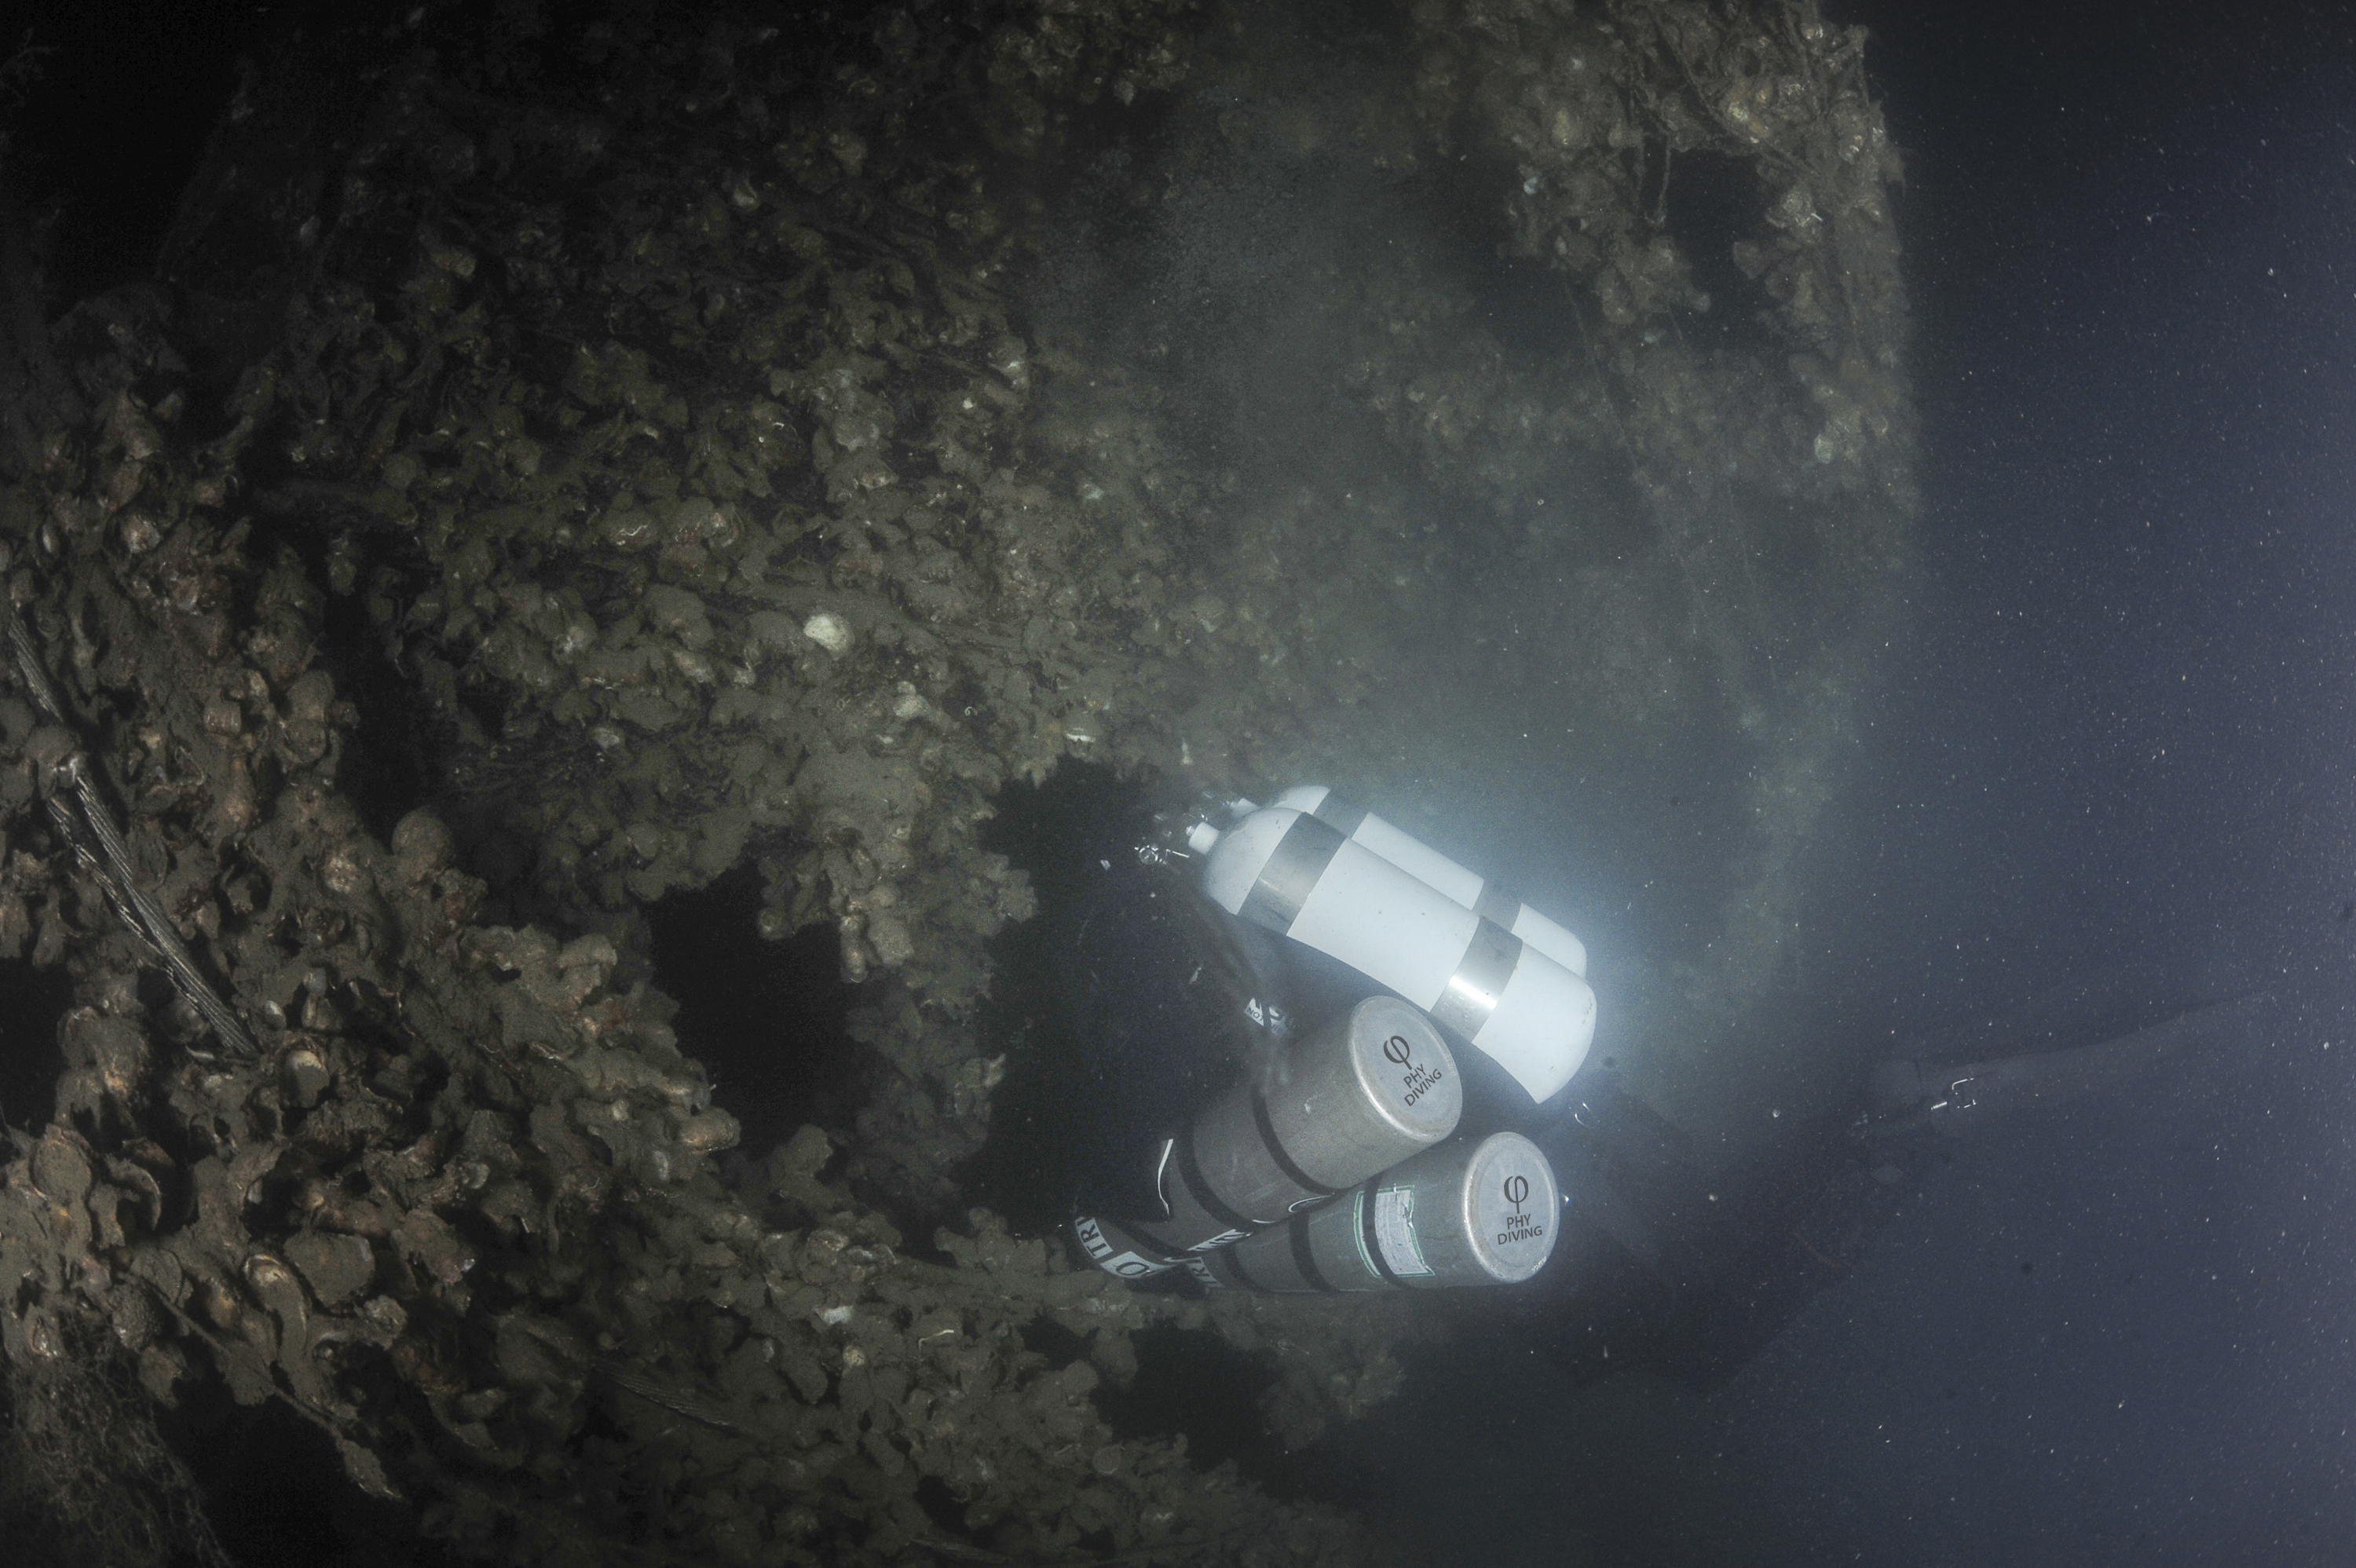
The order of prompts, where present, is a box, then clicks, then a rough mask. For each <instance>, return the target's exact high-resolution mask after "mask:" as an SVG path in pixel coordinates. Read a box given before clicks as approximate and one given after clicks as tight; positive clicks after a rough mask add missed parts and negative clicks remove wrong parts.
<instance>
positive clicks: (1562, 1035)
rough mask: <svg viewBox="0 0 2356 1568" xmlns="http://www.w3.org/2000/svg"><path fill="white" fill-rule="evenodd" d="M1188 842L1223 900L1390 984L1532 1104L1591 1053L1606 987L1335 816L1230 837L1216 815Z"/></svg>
mask: <svg viewBox="0 0 2356 1568" xmlns="http://www.w3.org/2000/svg"><path fill="white" fill-rule="evenodd" d="M1401 837H1405V836H1404V835H1401ZM1410 842H1411V840H1410ZM1189 843H1190V844H1191V845H1192V847H1193V848H1194V850H1195V852H1196V853H1197V854H1200V855H1203V856H1204V857H1205V864H1204V868H1203V890H1204V891H1205V893H1206V894H1207V895H1208V896H1209V897H1210V900H1211V901H1212V902H1213V903H1215V904H1217V905H1218V906H1219V907H1220V908H1221V909H1223V910H1226V912H1228V913H1229V914H1233V915H1237V916H1240V917H1241V918H1243V919H1245V920H1248V921H1250V922H1251V923H1253V924H1255V925H1258V926H1263V927H1265V928H1267V929H1268V930H1269V931H1273V932H1276V933H1279V934H1280V935H1284V936H1290V937H1291V938H1292V939H1293V940H1294V941H1296V942H1301V943H1303V944H1307V945H1309V946H1311V947H1313V948H1315V949H1317V951H1319V952H1320V953H1323V954H1326V955H1329V956H1331V957H1334V958H1338V959H1340V960H1341V961H1342V962H1343V963H1344V964H1347V965H1350V966H1351V967H1352V968H1354V969H1355V970H1357V971H1358V972H1359V973H1360V974H1362V975H1364V976H1366V977H1367V978H1368V979H1370V980H1373V981H1375V982H1376V984H1377V985H1383V986H1387V987H1390V988H1391V989H1392V990H1394V991H1397V992H1398V994H1399V995H1400V996H1402V997H1406V998H1407V999H1408V1001H1410V1002H1413V1003H1414V1004H1416V1005H1417V1006H1418V1007H1420V1008H1423V1009H1424V1010H1425V1011H1426V1012H1428V1013H1430V1015H1431V1017H1432V1019H1433V1021H1435V1022H1437V1023H1439V1024H1440V1025H1441V1026H1442V1027H1443V1028H1446V1029H1451V1030H1453V1031H1454V1032H1455V1033H1456V1034H1458V1035H1460V1036H1462V1038H1463V1039H1465V1040H1470V1041H1471V1042H1472V1045H1473V1046H1474V1048H1475V1049H1477V1050H1480V1051H1485V1052H1487V1053H1488V1055H1489V1056H1490V1057H1491V1058H1492V1059H1493V1060H1494V1061H1496V1062H1497V1064H1498V1065H1499V1066H1501V1067H1503V1068H1504V1069H1505V1071H1506V1072H1508V1073H1509V1074H1511V1075H1512V1077H1513V1079H1514V1081H1515V1083H1519V1084H1520V1085H1521V1086H1522V1088H1523V1089H1524V1090H1525V1091H1526V1092H1527V1093H1528V1094H1529V1096H1530V1098H1531V1099H1532V1100H1534V1101H1542V1100H1544V1099H1546V1098H1547V1096H1548V1095H1550V1094H1552V1093H1554V1092H1555V1091H1556V1090H1558V1089H1559V1088H1561V1087H1562V1086H1563V1085H1564V1084H1565V1083H1569V1082H1570V1076H1571V1074H1572V1073H1574V1072H1578V1071H1579V1064H1580V1062H1581V1061H1584V1060H1585V1059H1586V1056H1587V1048H1588V1045H1589V1043H1590V1041H1592V1040H1594V1038H1595V993H1594V992H1593V991H1591V990H1590V989H1588V987H1587V982H1586V981H1585V980H1582V979H1581V978H1580V977H1579V976H1577V975H1574V974H1572V973H1571V972H1570V971H1569V969H1567V968H1565V967H1564V966H1563V965H1561V964H1559V963H1558V962H1557V961H1556V960H1554V959H1552V958H1550V957H1548V956H1547V955H1546V954H1545V953H1544V952H1542V951H1541V950H1539V949H1538V948H1537V946H1535V945H1534V944H1530V943H1528V942H1526V941H1525V940H1524V939H1523V938H1521V937H1518V936H1515V934H1514V933H1512V932H1510V931H1508V930H1506V929H1505V927H1504V926H1503V925H1500V924H1499V923H1497V922H1495V921H1494V920H1491V919H1489V918H1487V917H1486V916H1484V915H1480V914H1476V913H1474V912H1472V910H1470V909H1468V908H1466V907H1465V906H1464V905H1462V904H1461V903H1458V902H1457V901H1455V900H1453V899H1451V898H1449V897H1448V896H1447V895H1446V894H1445V893H1442V892H1441V891H1439V890H1438V889H1436V888H1434V887H1433V886H1432V885H1431V884H1430V883H1429V882H1426V881H1424V880H1422V879H1421V878H1419V877H1417V876H1416V875H1414V874H1413V873H1412V872H1410V871H1408V870H1405V869H1402V868H1400V867H1399V866H1398V865H1396V864H1394V863H1393V862H1391V861H1390V860H1388V859H1385V858H1384V857H1382V856H1381V855H1378V854H1376V852H1375V851H1374V850H1373V849H1371V848H1367V847H1366V846H1365V845H1364V844H1361V843H1359V842H1357V841H1356V840H1355V839H1352V838H1350V837H1346V836H1345V835H1344V833H1343V832H1342V831H1341V830H1340V829H1339V828H1337V827H1334V826H1333V825H1332V824H1330V823H1327V822H1323V821H1321V820H1320V819H1319V818H1317V817H1315V816H1311V815H1310V814H1309V813H1307V812H1304V811H1299V810H1295V809H1293V808H1291V807H1290V806H1268V807H1264V808H1262V809H1260V810H1258V811H1255V812H1253V813H1252V814H1251V815H1250V816H1247V817H1245V818H1244V819H1243V820H1242V821H1241V822H1239V823H1237V824H1236V826H1235V827H1232V828H1230V829H1229V830H1228V831H1226V833H1221V832H1219V831H1218V830H1217V829H1216V828H1214V827H1211V826H1210V825H1209V824H1208V823H1205V824H1203V825H1202V826H1200V827H1196V828H1195V829H1194V833H1193V835H1192V836H1191V837H1190V838H1189Z"/></svg>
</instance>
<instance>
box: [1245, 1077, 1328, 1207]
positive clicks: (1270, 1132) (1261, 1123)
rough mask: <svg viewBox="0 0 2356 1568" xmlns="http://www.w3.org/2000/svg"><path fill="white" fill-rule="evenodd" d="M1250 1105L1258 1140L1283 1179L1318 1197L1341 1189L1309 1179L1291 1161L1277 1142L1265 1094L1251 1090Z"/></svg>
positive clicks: (1274, 1125)
mask: <svg viewBox="0 0 2356 1568" xmlns="http://www.w3.org/2000/svg"><path fill="white" fill-rule="evenodd" d="M1251 1107H1252V1125H1253V1126H1255V1127H1258V1129H1259V1141H1260V1142H1261V1143H1262V1144H1264V1145H1266V1146H1267V1147H1268V1157H1269V1158H1270V1159H1272V1160H1274V1161H1275V1162H1276V1168H1277V1169H1279V1170H1280V1171H1282V1172H1284V1179H1286V1180H1287V1181H1290V1182H1291V1183H1292V1184H1293V1185H1294V1186H1295V1187H1298V1188H1300V1189H1301V1190H1302V1191H1303V1192H1313V1193H1315V1194H1316V1195H1317V1196H1318V1197H1320V1198H1331V1197H1333V1194H1335V1193H1336V1192H1339V1191H1341V1190H1342V1189H1340V1188H1338V1187H1327V1186H1326V1185H1324V1184H1323V1182H1320V1181H1315V1180H1312V1179H1311V1178H1310V1175H1309V1173H1308V1172H1307V1171H1305V1170H1303V1169H1301V1168H1300V1167H1299V1166H1297V1165H1295V1164H1293V1163H1292V1157H1291V1156H1290V1155H1289V1154H1287V1153H1286V1152H1285V1151H1284V1146H1283V1145H1282V1144H1280V1143H1279V1142H1277V1139H1276V1123H1275V1122H1273V1121H1271V1120H1270V1119H1269V1114H1268V1096H1267V1095H1265V1094H1262V1093H1260V1092H1259V1091H1258V1090H1257V1089H1255V1090H1253V1091H1252V1097H1251Z"/></svg>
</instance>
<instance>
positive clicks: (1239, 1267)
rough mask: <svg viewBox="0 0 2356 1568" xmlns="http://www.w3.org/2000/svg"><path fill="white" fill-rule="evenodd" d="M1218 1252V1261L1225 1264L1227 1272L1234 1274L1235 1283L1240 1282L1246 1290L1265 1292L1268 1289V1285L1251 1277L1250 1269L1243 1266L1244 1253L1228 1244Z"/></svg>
mask: <svg viewBox="0 0 2356 1568" xmlns="http://www.w3.org/2000/svg"><path fill="white" fill-rule="evenodd" d="M1219 1252H1220V1253H1221V1258H1220V1261H1221V1262H1223V1263H1225V1264H1226V1265H1227V1272H1228V1273H1230V1274H1232V1275H1235V1276H1236V1280H1237V1283H1238V1284H1240V1285H1242V1286H1243V1287H1244V1288H1245V1289H1246V1290H1257V1291H1262V1292H1265V1291H1266V1290H1267V1289H1268V1286H1266V1285H1262V1284H1261V1283H1260V1282H1259V1281H1258V1280H1256V1279H1254V1278H1252V1276H1251V1270H1249V1269H1248V1268H1246V1267H1244V1254H1243V1253H1242V1252H1241V1251H1240V1250H1238V1249H1237V1248H1235V1247H1231V1246H1230V1247H1221V1248H1220V1249H1219Z"/></svg>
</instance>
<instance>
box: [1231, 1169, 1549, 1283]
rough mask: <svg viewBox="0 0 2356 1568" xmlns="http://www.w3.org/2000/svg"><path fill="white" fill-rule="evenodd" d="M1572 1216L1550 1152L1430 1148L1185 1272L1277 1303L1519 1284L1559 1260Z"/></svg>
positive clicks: (1247, 1238) (1249, 1237) (1235, 1244)
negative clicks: (1305, 1295) (1277, 1296)
mask: <svg viewBox="0 0 2356 1568" xmlns="http://www.w3.org/2000/svg"><path fill="white" fill-rule="evenodd" d="M1561 1207H1562V1195H1561V1193H1560V1191H1559V1190H1558V1189H1557V1188H1556V1186H1555V1179H1554V1167H1553V1165H1552V1164H1551V1163H1550V1162H1548V1160H1547V1157H1546V1154H1545V1151H1543V1150H1542V1149H1540V1148H1539V1147H1538V1146H1537V1145H1536V1144H1534V1143H1532V1142H1530V1140H1529V1139H1527V1138H1526V1137H1524V1136H1522V1135H1521V1134H1519V1133H1496V1134H1493V1135H1491V1136H1488V1137H1486V1138H1483V1139H1482V1140H1481V1141H1480V1142H1478V1143H1474V1142H1472V1141H1471V1140H1469V1139H1468V1140H1462V1141H1459V1142H1455V1143H1449V1144H1442V1145H1440V1147H1436V1148H1429V1149H1426V1150H1425V1151H1424V1152H1423V1153H1421V1154H1419V1155H1417V1156H1415V1157H1413V1158H1411V1159H1408V1160H1407V1161H1405V1162H1404V1163H1402V1164H1400V1165H1398V1167H1396V1168H1393V1169H1390V1170H1387V1171H1385V1172H1384V1173H1383V1174H1382V1175H1380V1176H1377V1177H1376V1178H1375V1179H1373V1180H1371V1181H1367V1182H1365V1183H1363V1184H1361V1185H1360V1186H1359V1187H1357V1188H1356V1189H1355V1190H1353V1191H1351V1192H1350V1193H1348V1194H1347V1195H1345V1196H1344V1197H1341V1198H1338V1199H1336V1200H1333V1202H1331V1203H1327V1204H1324V1205H1323V1206H1321V1207H1319V1208H1316V1209H1312V1210H1310V1211H1308V1212H1306V1213H1302V1214H1295V1215H1294V1216H1293V1217H1292V1218H1291V1219H1290V1220H1288V1221H1285V1223H1284V1224H1283V1225H1282V1226H1280V1227H1279V1228H1277V1229H1275V1230H1270V1231H1262V1232H1258V1234H1257V1235H1253V1236H1248V1237H1246V1238H1245V1239H1244V1240H1242V1241H1240V1242H1237V1243H1234V1244H1233V1245H1231V1246H1226V1247H1221V1248H1219V1249H1218V1250H1217V1251H1215V1252H1211V1253H1204V1254H1203V1255H1201V1256H1199V1257H1195V1258H1192V1259H1189V1260H1188V1262H1187V1265H1186V1266H1187V1268H1188V1269H1189V1271H1190V1272H1192V1273H1193V1274H1194V1276H1195V1277H1196V1278H1197V1279H1200V1280H1201V1281H1202V1282H1203V1283H1204V1284H1205V1285H1213V1286H1217V1287H1222V1288H1225V1289H1228V1290H1257V1291H1268V1292H1277V1293H1292V1292H1310V1291H1334V1292H1340V1291H1358V1290H1436V1289H1440V1288H1443V1287H1446V1286H1450V1285H1519V1284H1520V1283H1521V1282H1523V1281H1524V1280H1526V1279H1528V1278H1529V1277H1530V1276H1531V1275H1535V1274H1537V1272H1538V1270H1540V1269H1542V1268H1544V1267H1545V1266H1546V1262H1547V1259H1548V1258H1549V1257H1552V1256H1553V1255H1554V1240H1555V1232H1556V1231H1557V1230H1558V1221H1559V1219H1560V1210H1561Z"/></svg>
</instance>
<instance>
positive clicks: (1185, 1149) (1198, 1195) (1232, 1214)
mask: <svg viewBox="0 0 2356 1568" xmlns="http://www.w3.org/2000/svg"><path fill="white" fill-rule="evenodd" d="M1178 1179H1179V1180H1181V1181H1183V1182H1184V1183H1185V1184H1186V1192H1187V1195H1188V1196H1189V1197H1191V1198H1193V1199H1194V1201H1195V1203H1196V1204H1198V1205H1200V1206H1201V1208H1202V1211H1203V1212H1204V1213H1205V1214H1208V1215H1209V1216H1210V1217H1211V1218H1212V1219H1214V1220H1216V1221H1218V1222H1219V1223H1220V1224H1222V1225H1225V1226H1226V1228H1227V1229H1228V1230H1230V1231H1257V1230H1258V1229H1259V1225H1258V1221H1252V1220H1247V1219H1245V1218H1244V1217H1243V1216H1242V1215H1241V1214H1238V1213H1237V1212H1236V1211H1234V1210H1232V1209H1230V1208H1228V1207H1227V1206H1226V1204H1225V1203H1224V1202H1222V1201H1220V1200H1219V1195H1218V1194H1217V1193H1215V1192H1214V1191H1212V1190H1211V1184H1210V1183H1209V1182H1207V1181H1205V1180H1204V1179H1203V1166H1202V1162H1201V1161H1199V1160H1198V1159H1196V1158H1195V1157H1194V1128H1192V1127H1188V1128H1187V1129H1186V1130H1185V1131H1184V1132H1183V1133H1182V1134H1180V1135H1179V1137H1178Z"/></svg>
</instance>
